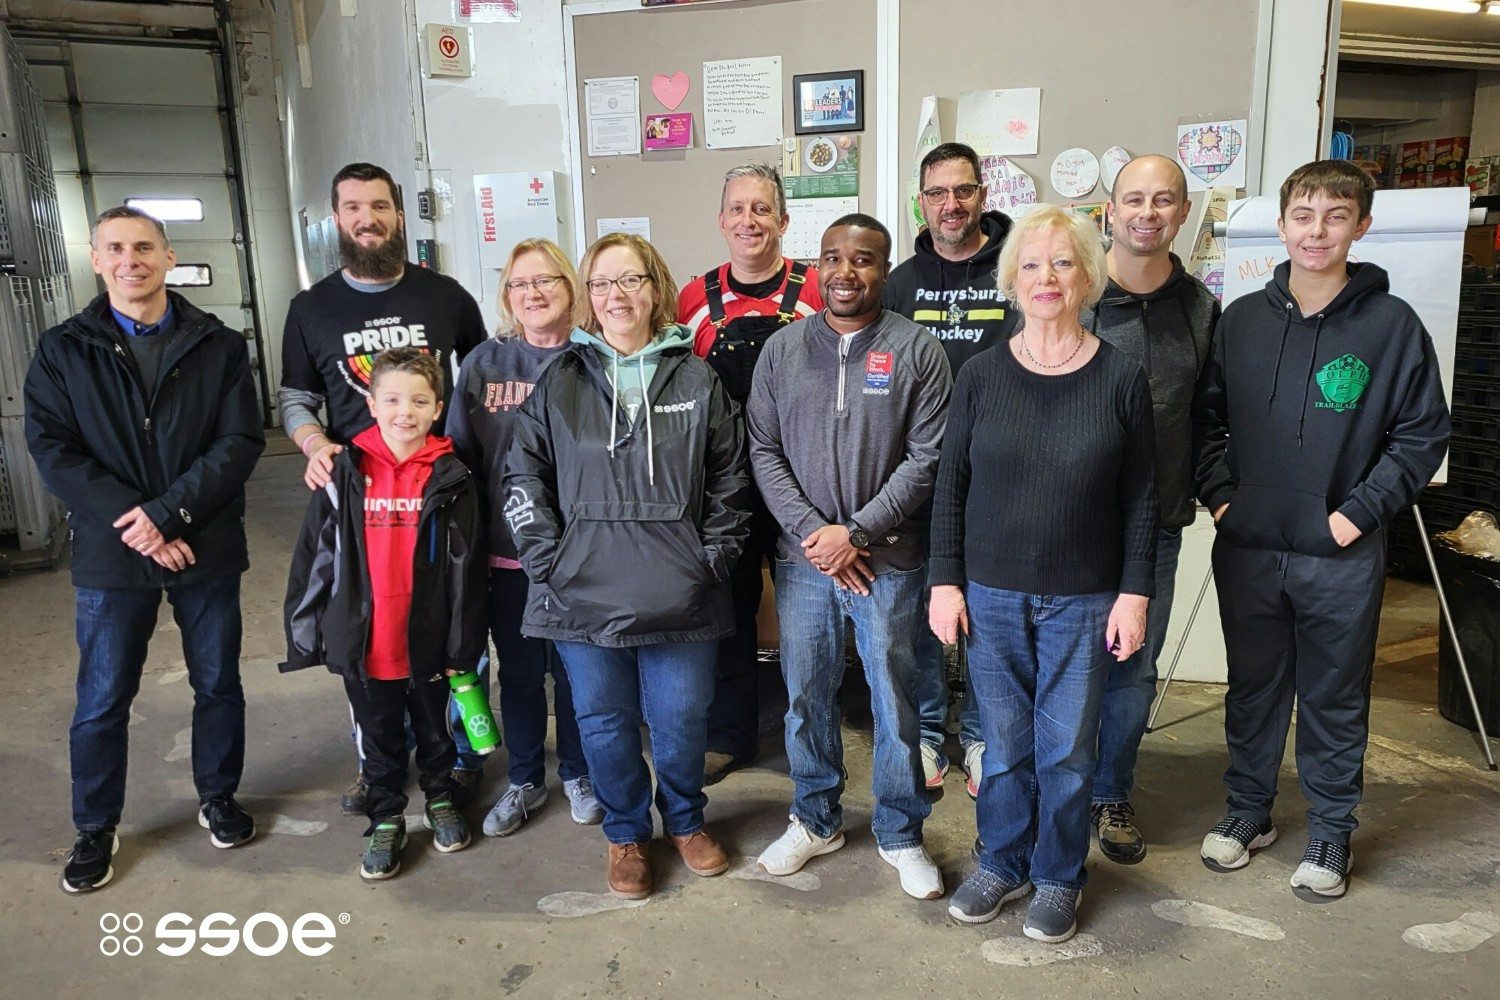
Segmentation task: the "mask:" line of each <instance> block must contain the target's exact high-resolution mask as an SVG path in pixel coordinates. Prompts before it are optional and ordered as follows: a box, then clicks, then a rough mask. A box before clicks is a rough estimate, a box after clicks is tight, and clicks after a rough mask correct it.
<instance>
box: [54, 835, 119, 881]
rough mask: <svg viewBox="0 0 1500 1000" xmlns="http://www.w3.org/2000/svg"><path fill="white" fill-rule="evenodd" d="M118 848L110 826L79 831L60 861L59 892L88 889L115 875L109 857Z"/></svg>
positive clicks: (116, 839) (112, 855)
mask: <svg viewBox="0 0 1500 1000" xmlns="http://www.w3.org/2000/svg"><path fill="white" fill-rule="evenodd" d="M119 849H120V838H119V837H117V836H115V831H113V830H91V831H89V832H87V833H80V834H79V835H78V839H77V840H75V841H73V850H72V852H71V853H70V854H69V855H68V860H67V862H66V863H65V864H64V865H63V873H62V887H63V892H92V891H93V890H95V889H98V888H100V887H101V886H104V885H106V884H108V882H109V880H110V879H112V878H114V876H115V869H114V866H113V865H111V864H110V859H111V858H113V857H114V854H115V852H116V851H118V850H119Z"/></svg>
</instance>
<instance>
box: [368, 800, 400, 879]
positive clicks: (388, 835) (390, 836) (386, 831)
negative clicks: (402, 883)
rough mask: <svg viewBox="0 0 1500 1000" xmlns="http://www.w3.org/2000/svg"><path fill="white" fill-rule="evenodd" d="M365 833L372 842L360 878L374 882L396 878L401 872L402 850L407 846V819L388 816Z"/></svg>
mask: <svg viewBox="0 0 1500 1000" xmlns="http://www.w3.org/2000/svg"><path fill="white" fill-rule="evenodd" d="M365 832H366V833H368V834H369V836H370V842H369V843H368V844H366V845H365V860H364V864H362V865H360V867H359V874H360V877H361V878H367V879H371V880H372V881H379V880H380V879H386V878H392V877H394V876H395V874H396V873H397V872H399V871H400V870H401V849H402V848H404V847H405V846H406V817H405V816H387V817H385V818H384V819H381V820H377V821H375V823H374V824H373V825H372V826H371V827H370V829H369V830H366V831H365Z"/></svg>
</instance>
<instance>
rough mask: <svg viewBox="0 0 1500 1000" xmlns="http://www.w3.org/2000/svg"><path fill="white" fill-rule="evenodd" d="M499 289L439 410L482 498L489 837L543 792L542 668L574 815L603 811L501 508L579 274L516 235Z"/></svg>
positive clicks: (569, 698)
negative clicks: (536, 630)
mask: <svg viewBox="0 0 1500 1000" xmlns="http://www.w3.org/2000/svg"><path fill="white" fill-rule="evenodd" d="M500 290H501V295H500V306H499V311H500V333H499V336H498V337H494V338H491V339H490V340H487V341H485V342H484V343H483V344H481V345H480V346H479V347H477V348H475V349H474V351H473V352H472V353H470V354H469V356H468V357H466V358H465V359H464V364H463V368H462V369H461V370H460V372H459V375H458V382H457V384H456V385H455V386H454V388H453V400H452V406H451V408H450V409H449V411H448V433H449V434H450V435H452V437H453V447H454V449H455V450H456V451H457V452H458V455H459V457H460V458H462V459H463V460H464V462H465V463H466V464H467V465H468V466H469V468H470V469H471V470H473V472H474V478H475V480H476V481H477V482H478V483H479V492H480V498H481V501H482V502H483V503H485V504H487V505H488V509H489V513H488V516H487V517H486V518H485V521H486V523H487V524H488V525H489V564H490V634H491V635H493V636H494V639H495V652H496V656H497V658H498V666H497V669H496V671H495V677H496V680H497V681H498V682H499V687H500V696H499V702H500V727H501V730H502V732H503V733H504V734H505V743H506V748H507V750H508V751H509V772H510V775H509V777H510V784H509V786H508V787H507V788H506V790H505V792H504V793H503V794H502V795H501V796H500V798H499V800H498V801H497V802H496V803H495V805H494V806H493V807H492V808H491V809H490V812H489V815H487V816H486V817H485V819H484V832H485V835H486V836H489V837H504V836H507V835H509V834H512V833H514V832H515V831H516V830H518V829H520V827H521V824H523V823H524V822H525V821H526V819H527V818H528V817H529V816H530V815H531V813H532V812H534V811H535V810H537V809H540V808H541V807H542V805H543V804H544V803H545V802H546V801H547V784H546V781H545V768H544V765H545V763H546V759H545V758H546V753H545V750H546V748H545V744H546V741H547V690H546V679H547V672H548V671H549V670H550V671H551V672H552V692H553V702H554V708H555V715H556V717H557V776H558V778H559V779H560V780H561V781H562V787H563V793H564V794H565V795H566V796H567V798H568V803H569V806H570V808H571V812H572V814H573V821H574V822H576V823H584V824H590V823H598V822H599V821H600V820H601V819H603V818H604V813H603V811H602V810H601V809H600V808H599V803H598V800H597V799H595V797H594V791H593V785H592V783H591V782H590V781H589V774H588V764H587V763H586V762H585V761H584V756H583V745H582V743H581V742H580V741H579V738H578V723H577V721H576V720H575V719H574V717H573V689H572V686H571V685H570V684H569V683H568V673H567V670H566V669H565V668H564V667H563V664H562V661H561V660H560V659H559V658H558V656H557V651H556V650H555V649H553V648H552V644H551V643H550V642H547V641H545V640H543V639H528V638H525V637H524V636H522V635H521V612H522V609H523V608H524V607H525V605H526V589H527V581H526V574H525V572H523V571H522V569H521V563H520V562H519V561H518V560H517V558H516V543H515V540H514V539H513V538H512V537H511V534H510V528H508V527H507V526H506V523H505V517H504V514H503V511H502V510H501V504H502V503H503V501H504V494H503V493H502V491H501V483H502V480H503V479H504V476H505V456H506V454H507V453H508V452H509V451H510V442H511V436H512V432H513V430H514V428H515V422H516V414H517V413H518V412H519V411H520V409H521V404H522V403H524V402H525V401H526V397H527V396H529V395H530V394H531V390H532V387H533V386H535V385H536V381H537V379H538V378H540V377H541V374H542V371H543V370H544V369H546V367H547V366H548V365H549V364H551V363H552V362H553V361H554V360H555V359H556V358H557V357H558V355H560V354H561V353H562V352H563V351H564V350H566V349H567V346H568V338H569V337H571V336H572V335H573V329H574V327H573V308H574V305H575V304H576V303H577V301H578V298H579V296H578V275H577V274H576V273H575V272H574V271H573V265H572V264H570V263H568V258H567V257H565V256H563V252H562V250H561V249H559V248H558V246H557V244H555V243H553V242H552V241H551V240H540V239H536V240H522V241H521V242H520V243H518V244H516V246H515V248H514V249H513V250H511V252H510V257H509V258H508V259H507V260H506V262H505V269H504V270H503V271H501V272H500ZM481 676H483V672H482V671H481ZM485 680H486V681H487V680H488V678H485ZM481 759H482V758H481ZM462 761H463V758H462V757H460V763H462ZM465 776H467V777H470V778H471V779H474V783H475V784H477V783H478V782H477V772H476V771H472V770H471V771H468V772H467V775H464V774H460V778H463V777H465Z"/></svg>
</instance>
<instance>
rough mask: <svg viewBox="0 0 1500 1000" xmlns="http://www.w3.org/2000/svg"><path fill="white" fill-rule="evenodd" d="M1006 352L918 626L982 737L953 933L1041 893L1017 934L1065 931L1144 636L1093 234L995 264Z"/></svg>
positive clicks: (1147, 485) (1151, 497)
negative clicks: (964, 656) (1105, 755)
mask: <svg viewBox="0 0 1500 1000" xmlns="http://www.w3.org/2000/svg"><path fill="white" fill-rule="evenodd" d="M998 276H999V286H1000V291H1001V294H1002V295H1003V296H1004V297H1005V298H1007V299H1009V300H1010V301H1011V302H1013V303H1015V305H1016V307H1017V308H1018V309H1019V310H1020V312H1021V317H1022V319H1021V328H1020V331H1019V332H1018V333H1016V335H1015V336H1013V337H1011V339H1010V342H1009V343H1008V344H1006V345H1004V346H1001V347H997V348H996V349H995V350H992V351H986V352H985V353H983V354H980V355H978V356H976V357H974V358H973V359H971V360H970V361H969V362H968V363H967V364H966V365H964V367H963V369H962V370H961V371H960V372H959V373H958V379H957V381H956V382H955V384H954V386H953V400H952V403H951V404H950V405H949V409H948V428H947V433H946V434H945V436H944V439H943V456H942V460H941V462H940V463H939V465H938V475H937V489H936V492H935V493H934V495H933V522H932V555H931V561H930V564H929V576H930V579H931V582H932V594H931V604H930V612H929V617H930V621H931V625H932V630H933V632H934V633H936V634H937V637H938V638H939V639H941V640H942V641H943V642H949V643H951V642H953V641H955V640H956V638H957V636H958V632H959V630H962V631H963V632H965V633H966V634H967V635H968V640H969V647H968V648H969V683H970V685H971V686H972V688H973V691H974V697H975V701H976V702H977V703H978V705H979V721H980V728H981V730H982V732H983V735H984V759H983V762H982V764H981V767H982V770H983V778H982V779H981V780H980V782H979V799H978V804H977V807H976V812H977V818H978V824H979V837H980V841H981V843H980V844H979V845H977V847H976V850H977V853H978V856H979V868H978V870H977V871H975V872H974V874H972V875H970V876H969V877H968V879H966V880H965V881H964V883H963V885H962V886H960V887H959V889H958V890H957V891H956V892H955V893H954V894H953V899H952V902H951V903H950V905H949V907H948V912H949V914H950V915H951V916H952V917H953V918H954V919H955V920H958V921H961V922H963V923H983V922H984V921H987V920H993V919H994V918H995V916H996V914H998V913H999V912H1000V907H1001V905H1002V904H1003V903H1005V902H1006V901H1007V900H1010V899H1016V898H1019V897H1021V896H1024V895H1025V894H1026V893H1028V892H1030V891H1031V889H1032V887H1033V886H1035V887H1036V895H1035V897H1034V898H1033V899H1032V901H1031V904H1030V906H1029V908H1028V910H1027V913H1026V923H1025V928H1024V929H1025V933H1026V936H1027V937H1030V938H1033V939H1034V940H1037V941H1045V942H1060V941H1066V940H1067V939H1068V938H1070V937H1072V936H1073V934H1074V932H1075V931H1076V929H1077V926H1078V925H1077V917H1076V910H1077V906H1078V901H1079V897H1080V895H1081V892H1082V889H1083V882H1084V861H1085V859H1086V858H1087V857H1088V851H1089V804H1090V798H1091V794H1090V793H1091V791H1092V785H1093V775H1094V755H1095V752H1096V745H1097V743H1098V740H1097V736H1098V733H1099V702H1100V700H1101V698H1102V697H1103V694H1104V684H1105V681H1106V679H1107V678H1108V675H1109V665H1110V662H1111V657H1113V658H1114V659H1116V660H1124V659H1126V658H1127V657H1129V656H1131V655H1132V654H1134V653H1135V651H1136V650H1137V649H1139V648H1140V646H1141V643H1142V641H1143V640H1144V638H1145V634H1146V602H1147V599H1148V598H1149V597H1150V596H1151V595H1152V593H1153V589H1154V581H1155V562H1156V517H1157V509H1156V486H1155V482H1156V471H1155V464H1156V455H1155V451H1156V448H1155V443H1154V442H1155V436H1154V434H1153V431H1152V421H1151V396H1150V393H1149V392H1148V390H1147V386H1146V376H1145V374H1144V373H1143V372H1142V371H1141V366H1140V365H1138V364H1136V363H1135V362H1134V361H1131V360H1130V359H1129V358H1128V357H1127V356H1126V355H1125V354H1123V353H1121V352H1120V351H1117V350H1115V349H1114V348H1112V347H1110V345H1109V344H1106V343H1105V342H1103V341H1101V340H1100V339H1099V338H1098V337H1095V336H1094V335H1093V334H1091V333H1089V332H1087V331H1086V330H1085V329H1084V328H1083V325H1082V323H1081V322H1080V321H1079V313H1080V310H1082V309H1083V307H1084V306H1088V305H1092V304H1093V303H1095V302H1097V301H1098V300H1099V296H1100V295H1101V294H1103V292H1104V286H1105V283H1106V281H1107V280H1108V271H1107V267H1106V264H1105V257H1104V247H1103V243H1102V241H1101V240H1100V238H1099V231H1098V229H1097V228H1095V226H1094V224H1093V223H1092V222H1091V221H1090V220H1089V219H1088V218H1087V217H1085V216H1083V215H1080V214H1079V213H1077V212H1074V211H1071V210H1069V209H1064V208H1058V207H1056V206H1053V205H1043V206H1039V207H1038V208H1037V209H1036V210H1034V211H1033V212H1031V213H1030V214H1028V215H1027V216H1026V217H1025V218H1024V219H1022V220H1021V221H1019V222H1017V223H1016V225H1015V227H1014V228H1013V229H1012V230H1011V233H1010V236H1009V237H1008V238H1007V239H1006V242H1005V248H1004V249H1003V250H1001V252H1000V262H999V274H998Z"/></svg>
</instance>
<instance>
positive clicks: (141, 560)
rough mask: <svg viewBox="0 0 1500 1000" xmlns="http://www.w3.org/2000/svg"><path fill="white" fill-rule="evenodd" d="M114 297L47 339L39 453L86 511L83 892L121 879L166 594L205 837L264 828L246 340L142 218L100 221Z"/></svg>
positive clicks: (77, 874)
mask: <svg viewBox="0 0 1500 1000" xmlns="http://www.w3.org/2000/svg"><path fill="white" fill-rule="evenodd" d="M90 256H91V258H92V260H93V265H94V271H95V272H96V273H97V274H98V275H99V276H100V277H101V278H103V279H104V285H105V288H107V289H108V291H107V293H106V294H104V295H100V296H99V297H98V298H96V299H95V300H94V301H93V302H91V303H89V305H88V307H87V308H86V309H84V310H83V312H81V313H79V314H78V315H76V316H73V317H72V318H70V319H68V320H67V321H66V322H64V323H62V324H61V325H60V326H57V327H55V328H53V329H51V330H48V331H47V332H46V333H45V334H43V335H42V338H41V341H40V343H39V344H38V346H37V353H36V357H35V359H34V360H33V361H32V365H31V369H30V371H29V372H28V373H27V376H26V441H27V444H28V446H29V447H30V450H31V454H32V457H33V458H35V459H36V464H37V468H38V469H39V471H40V472H41V475H42V480H43V481H44V482H45V483H46V484H47V488H48V489H49V490H51V491H52V492H53V493H55V494H56V495H57V496H58V497H60V498H61V499H62V501H63V502H64V503H65V504H67V506H68V527H69V533H70V535H71V537H72V540H73V557H72V570H73V586H74V588H75V589H76V591H77V609H78V645H79V653H80V656H79V663H78V703H77V706H76V708H75V710H74V713H73V725H72V728H71V729H70V730H69V734H68V736H69V749H70V753H71V757H72V776H73V823H74V825H75V826H76V827H77V829H78V839H77V841H76V842H75V843H74V845H73V851H72V853H71V854H70V855H69V856H68V860H67V863H66V864H65V866H64V868H63V877H62V887H63V889H64V890H66V891H68V892H86V891H88V890H91V889H97V888H99V887H100V886H102V885H104V884H105V883H106V882H108V881H109V880H110V878H111V877H112V876H113V874H114V869H113V867H112V866H111V857H112V855H113V854H114V852H115V851H116V850H118V849H119V845H120V842H119V839H118V838H117V837H116V836H115V827H116V826H117V825H118V824H119V821H120V813H121V812H122V810H123V808H124V804H125V771H126V750H127V744H128V739H127V732H126V727H127V726H128V725H129V722H130V703H131V702H132V701H133V700H134V698H135V694H136V691H137V690H138V689H139V687H140V681H141V669H142V667H143V666H144V665H145V661H146V647H147V644H148V643H149V641H150V639H151V634H152V633H153V632H154V631H155V630H156V615H157V609H158V607H159V606H160V604H161V595H162V591H163V590H165V591H166V594H167V600H168V601H169V602H170V603H171V605H172V614H173V618H174V619H175V620H176V622H177V627H178V629H179V630H181V632H182V652H183V657H184V658H185V659H186V661H187V669H188V682H189V683H190V684H191V685H192V687H193V696H194V697H193V782H194V784H195V785H196V786H197V789H198V800H199V812H198V821H199V824H200V825H202V826H204V827H206V828H207V829H208V830H209V833H210V836H211V838H212V840H213V844H214V846H215V847H237V846H239V845H240V844H243V843H245V842H246V841H248V840H250V839H251V838H252V837H254V836H255V823H254V821H253V820H252V819H251V818H250V816H249V815H248V814H246V812H245V811H244V810H243V809H241V808H240V806H239V804H238V803H236V802H235V800H234V793H235V791H236V790H237V789H238V787H239V783H240V774H241V771H242V770H243V766H244V758H245V697H244V693H243V691H242V690H241V688H240V662H239V661H240V625H241V622H240V575H241V574H242V573H244V571H245V570H246V569H247V568H248V566H249V558H248V555H247V549H246V543H245V527H244V514H245V480H246V479H248V478H249V477H250V472H251V470H252V469H254V467H255V461H256V459H257V458H258V457H259V456H260V453H261V451H262V449H264V447H265V437H264V435H263V434H262V432H261V419H260V413H259V407H258V406H257V404H256V400H255V388H254V385H253V383H252V382H251V377H250V356H249V352H248V351H247V350H246V349H245V342H244V340H243V338H241V337H240V335H239V334H237V333H235V332H234V331H232V330H230V329H228V328H227V327H225V326H224V324H223V323H221V322H219V320H218V319H217V318H216V317H214V316H211V315H209V314H207V313H204V312H202V311H201V310H199V309H197V308H195V307H194V306H193V305H191V304H190V303H189V302H188V301H187V300H186V299H184V298H182V297H181V296H179V295H177V294H175V293H171V292H168V291H167V289H166V277H167V272H168V271H169V270H171V268H172V266H173V264H174V263H175V262H176V257H175V255H174V254H173V252H172V249H171V245H170V243H169V242H168V240H167V234H166V231H165V229H163V228H162V225H161V223H160V222H158V221H157V220H155V219H153V218H151V217H150V216H148V215H146V214H144V213H142V212H139V211H136V210H135V209H130V208H112V209H109V210H108V211H106V212H104V213H103V214H101V215H100V216H99V218H98V219H97V220H96V221H95V223H94V232H93V250H92V252H91V254H90Z"/></svg>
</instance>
